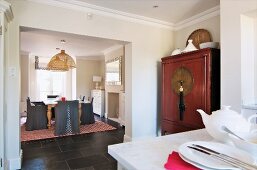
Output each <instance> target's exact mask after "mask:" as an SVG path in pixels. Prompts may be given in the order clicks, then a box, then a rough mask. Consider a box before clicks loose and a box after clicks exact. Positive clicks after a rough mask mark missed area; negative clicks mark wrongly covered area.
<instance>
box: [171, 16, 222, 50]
mask: <svg viewBox="0 0 257 170" xmlns="http://www.w3.org/2000/svg"><path fill="white" fill-rule="evenodd" d="M197 29H206V30H208V31H209V32H210V34H211V37H212V41H213V42H220V16H215V17H212V18H209V19H207V20H205V21H202V22H200V23H197V24H194V25H191V26H189V27H186V28H183V29H180V30H178V31H175V33H174V37H175V46H174V48H180V49H181V50H183V49H184V48H185V47H186V42H187V39H188V37H189V35H190V34H191V33H192V32H193V31H195V30H197ZM172 50H174V49H172Z"/></svg>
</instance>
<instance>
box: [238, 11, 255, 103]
mask: <svg viewBox="0 0 257 170" xmlns="http://www.w3.org/2000/svg"><path fill="white" fill-rule="evenodd" d="M254 25H255V23H254V19H253V18H252V17H249V16H246V15H241V32H240V33H241V89H242V91H241V94H242V99H241V100H242V104H243V105H246V104H253V103H254V94H255V93H254V92H255V89H256V87H255V83H254V81H255V79H254V77H255V76H256V74H257V73H255V66H256V65H255V63H254V60H256V59H257V56H255V50H256V48H257V47H256V46H257V44H255V43H254V41H255V39H256V37H254V35H255V32H254V29H255V28H254ZM255 58H256V59H255Z"/></svg>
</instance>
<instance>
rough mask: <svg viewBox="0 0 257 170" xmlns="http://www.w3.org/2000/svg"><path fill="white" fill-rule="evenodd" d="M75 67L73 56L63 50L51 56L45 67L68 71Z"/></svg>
mask: <svg viewBox="0 0 257 170" xmlns="http://www.w3.org/2000/svg"><path fill="white" fill-rule="evenodd" d="M75 67H76V65H75V62H74V60H73V58H72V57H71V56H69V55H68V54H66V53H65V50H61V52H60V53H58V54H56V55H55V56H53V57H52V58H51V60H50V62H49V63H48V64H47V69H48V70H52V71H68V70H69V69H73V68H75Z"/></svg>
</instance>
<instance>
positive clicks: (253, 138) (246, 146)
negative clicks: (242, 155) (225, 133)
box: [229, 133, 257, 156]
mask: <svg viewBox="0 0 257 170" xmlns="http://www.w3.org/2000/svg"><path fill="white" fill-rule="evenodd" d="M236 134H237V135H238V136H240V137H242V138H243V139H245V141H244V140H240V139H238V138H236V137H234V136H232V135H229V138H230V139H231V140H232V142H233V143H234V145H235V146H236V147H238V148H240V149H242V150H245V151H247V152H249V153H250V154H252V155H254V156H257V133H236Z"/></svg>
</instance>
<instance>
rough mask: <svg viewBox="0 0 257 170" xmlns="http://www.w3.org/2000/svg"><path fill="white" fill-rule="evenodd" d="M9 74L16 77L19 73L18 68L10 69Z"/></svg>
mask: <svg viewBox="0 0 257 170" xmlns="http://www.w3.org/2000/svg"><path fill="white" fill-rule="evenodd" d="M8 73H9V76H10V77H15V76H16V74H17V72H16V67H9V69H8Z"/></svg>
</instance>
